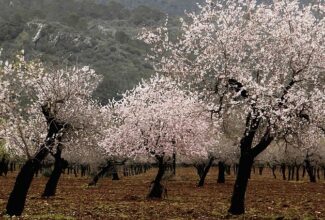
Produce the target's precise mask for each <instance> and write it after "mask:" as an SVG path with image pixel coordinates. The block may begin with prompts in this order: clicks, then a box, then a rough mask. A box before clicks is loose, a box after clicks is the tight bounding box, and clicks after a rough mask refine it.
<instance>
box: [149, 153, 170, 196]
mask: <svg viewBox="0 0 325 220" xmlns="http://www.w3.org/2000/svg"><path fill="white" fill-rule="evenodd" d="M156 159H157V161H158V173H157V176H156V178H155V180H154V181H152V183H151V190H150V192H149V194H148V198H149V199H161V198H162V196H163V194H164V192H166V191H165V190H166V189H165V187H164V186H163V185H162V184H161V183H160V182H161V180H162V178H163V176H164V174H165V169H166V167H165V164H164V157H163V156H156Z"/></svg>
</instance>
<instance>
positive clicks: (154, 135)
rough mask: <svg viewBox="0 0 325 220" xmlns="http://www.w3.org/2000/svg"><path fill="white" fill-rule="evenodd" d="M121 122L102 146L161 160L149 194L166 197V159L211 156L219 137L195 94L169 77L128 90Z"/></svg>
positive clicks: (119, 108)
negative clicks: (164, 184) (163, 182)
mask: <svg viewBox="0 0 325 220" xmlns="http://www.w3.org/2000/svg"><path fill="white" fill-rule="evenodd" d="M114 108H115V114H116V116H117V117H116V126H114V127H112V128H110V129H108V130H107V139H105V140H103V141H102V143H101V144H102V146H103V147H104V148H106V150H107V152H108V153H110V154H112V155H115V156H119V155H120V156H121V157H123V156H124V157H129V158H137V157H140V158H141V157H144V156H147V157H148V156H149V158H154V159H155V160H156V161H157V163H158V173H157V176H156V178H155V180H154V181H153V182H152V183H153V185H152V188H151V191H150V193H149V195H148V197H149V198H161V197H162V194H163V191H164V188H163V186H162V185H161V180H162V177H163V175H164V173H165V162H166V160H169V159H170V158H171V157H172V155H173V154H174V153H175V152H177V154H178V155H186V156H193V155H206V154H207V150H206V147H207V146H209V145H210V144H215V143H213V140H215V139H214V138H211V136H212V137H216V135H214V136H213V135H211V134H212V133H215V130H216V129H217V126H216V125H214V124H213V123H212V122H211V120H210V116H209V114H207V113H206V112H205V110H204V106H203V105H202V103H201V102H200V101H199V99H198V97H197V96H196V94H195V93H190V92H186V91H183V90H181V89H180V88H179V85H178V84H177V83H176V82H175V81H173V80H171V79H170V78H168V77H160V76H159V75H156V76H154V77H153V78H151V79H150V80H149V81H143V82H142V83H141V84H140V85H139V86H137V87H136V88H134V89H133V90H131V91H128V92H126V93H125V94H123V98H122V100H121V101H119V102H117V103H115V106H114Z"/></svg>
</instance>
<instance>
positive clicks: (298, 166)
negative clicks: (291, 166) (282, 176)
mask: <svg viewBox="0 0 325 220" xmlns="http://www.w3.org/2000/svg"><path fill="white" fill-rule="evenodd" d="M299 169H300V165H296V181H299Z"/></svg>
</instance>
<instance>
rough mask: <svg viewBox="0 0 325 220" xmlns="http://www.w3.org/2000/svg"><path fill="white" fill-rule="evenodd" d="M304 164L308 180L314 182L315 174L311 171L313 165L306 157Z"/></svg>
mask: <svg viewBox="0 0 325 220" xmlns="http://www.w3.org/2000/svg"><path fill="white" fill-rule="evenodd" d="M305 164H306V171H307V173H308V176H309V180H310V182H312V183H316V176H315V174H314V172H313V171H314V168H313V166H312V165H311V164H310V161H309V160H308V159H306V160H305Z"/></svg>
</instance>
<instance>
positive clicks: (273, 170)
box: [272, 165, 276, 179]
mask: <svg viewBox="0 0 325 220" xmlns="http://www.w3.org/2000/svg"><path fill="white" fill-rule="evenodd" d="M275 170H276V166H275V165H273V166H272V174H273V177H274V179H276V175H275Z"/></svg>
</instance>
